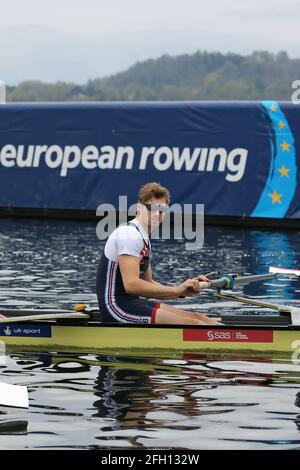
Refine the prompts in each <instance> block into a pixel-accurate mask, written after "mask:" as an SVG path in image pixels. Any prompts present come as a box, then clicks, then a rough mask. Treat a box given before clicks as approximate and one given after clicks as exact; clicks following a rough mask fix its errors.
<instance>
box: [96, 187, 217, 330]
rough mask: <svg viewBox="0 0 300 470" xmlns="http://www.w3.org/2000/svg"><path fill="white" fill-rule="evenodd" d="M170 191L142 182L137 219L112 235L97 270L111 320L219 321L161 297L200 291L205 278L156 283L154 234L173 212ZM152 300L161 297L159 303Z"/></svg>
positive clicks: (105, 314)
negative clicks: (153, 247)
mask: <svg viewBox="0 0 300 470" xmlns="http://www.w3.org/2000/svg"><path fill="white" fill-rule="evenodd" d="M169 201H170V194H169V191H168V190H167V189H166V188H164V187H163V186H161V185H160V184H158V183H148V184H145V185H144V186H142V187H141V188H140V190H139V193H138V203H137V213H136V217H135V219H133V220H132V221H130V222H129V223H128V224H127V225H121V226H119V227H118V228H117V229H116V230H114V232H113V233H112V234H111V235H110V236H109V238H108V240H107V242H106V244H105V247H104V250H103V253H102V255H101V258H100V261H99V266H98V271H97V282H96V289H97V297H98V302H99V308H100V311H101V314H102V321H103V322H105V323H111V322H121V323H160V324H218V322H217V321H215V320H213V319H210V318H208V317H207V316H206V315H203V314H202V313H195V312H189V311H186V310H183V309H180V308H177V307H174V306H171V305H168V304H166V303H164V302H161V301H166V300H174V299H178V298H179V297H190V296H193V295H197V294H199V292H200V286H199V282H200V281H205V280H207V279H206V278H205V277H204V276H198V277H195V278H193V279H187V280H186V281H184V282H183V283H181V284H179V285H177V286H167V285H163V284H160V283H158V282H156V281H154V279H153V277H152V269H151V264H150V258H151V244H150V240H149V234H150V233H151V231H152V230H153V229H154V228H155V227H157V226H158V225H159V224H160V223H161V222H162V220H163V218H164V217H165V214H166V212H167V211H168V205H169ZM150 299H157V301H153V300H150Z"/></svg>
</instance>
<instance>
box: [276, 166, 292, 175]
mask: <svg viewBox="0 0 300 470" xmlns="http://www.w3.org/2000/svg"><path fill="white" fill-rule="evenodd" d="M278 171H279V173H280V175H281V176H287V177H288V176H289V171H290V169H289V168H286V167H285V166H284V165H282V167H281V168H278Z"/></svg>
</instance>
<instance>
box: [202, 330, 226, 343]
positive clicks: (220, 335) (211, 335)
mask: <svg viewBox="0 0 300 470" xmlns="http://www.w3.org/2000/svg"><path fill="white" fill-rule="evenodd" d="M207 339H208V340H209V341H216V340H230V339H231V334H230V332H229V331H208V332H207Z"/></svg>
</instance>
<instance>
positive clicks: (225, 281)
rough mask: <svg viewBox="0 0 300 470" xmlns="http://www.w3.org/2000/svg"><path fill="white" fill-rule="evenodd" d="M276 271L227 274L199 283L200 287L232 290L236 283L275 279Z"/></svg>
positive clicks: (244, 283)
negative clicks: (248, 274) (239, 274)
mask: <svg viewBox="0 0 300 470" xmlns="http://www.w3.org/2000/svg"><path fill="white" fill-rule="evenodd" d="M276 276H277V274H276V273H272V274H271V273H269V274H255V275H251V276H235V275H233V274H225V275H224V276H222V277H220V278H219V279H213V280H211V281H201V282H200V283H199V287H200V289H211V288H216V289H224V290H232V288H233V286H234V285H235V284H237V285H242V284H243V285H246V284H250V283H251V282H257V281H265V280H266V279H273V278H274V277H276Z"/></svg>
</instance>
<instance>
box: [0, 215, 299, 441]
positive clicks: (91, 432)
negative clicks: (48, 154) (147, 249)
mask: <svg viewBox="0 0 300 470" xmlns="http://www.w3.org/2000/svg"><path fill="white" fill-rule="evenodd" d="M299 240H300V239H299V232H296V231H290V232H289V231H286V232H280V231H277V232H275V231H267V230H264V231H262V230H252V229H247V230H242V229H237V228H235V229H230V228H222V227H212V226H211V227H207V228H206V230H205V244H204V247H203V249H202V250H201V251H197V252H191V251H186V250H185V249H184V247H185V245H184V242H183V241H182V240H177V241H155V242H154V243H153V250H154V256H153V271H154V276H155V278H156V279H157V280H159V281H160V282H162V283H167V284H172V283H179V282H181V281H182V280H184V279H185V278H187V277H191V276H194V275H195V274H198V273H207V272H209V271H212V270H219V271H221V272H238V273H241V274H250V273H263V272H266V271H267V270H268V267H269V266H270V265H280V266H283V267H290V268H299V266H300V241H299ZM102 247H103V242H100V241H99V240H98V239H97V237H96V233H95V224H93V223H88V222H71V221H44V220H25V219H1V220H0V305H1V306H3V307H27V308H28V307H46V308H49V307H51V308H52V307H53V308H69V307H70V305H73V304H74V303H81V302H84V303H88V304H89V305H90V306H96V295H95V287H94V286H95V273H96V267H97V261H98V258H99V254H100V251H101V249H102ZM246 293H248V294H252V295H257V296H259V297H263V298H267V299H270V300H274V299H275V300H276V302H283V301H284V300H286V301H288V303H289V304H294V305H298V306H299V304H300V283H299V281H297V280H285V281H279V280H277V281H268V282H265V283H264V284H255V285H254V284H253V285H251V286H248V287H247V288H246ZM173 303H175V304H178V302H173ZM180 304H181V306H183V305H187V306H188V307H189V308H190V309H192V310H195V311H196V310H199V311H203V312H210V311H217V312H221V311H222V313H224V314H226V313H233V312H237V313H241V309H240V308H239V307H238V306H237V305H233V304H231V303H228V302H224V301H217V300H216V299H215V298H214V297H213V296H212V294H211V293H210V292H205V293H203V294H202V295H201V296H200V297H194V298H193V299H184V300H183V301H181V302H180ZM243 311H253V307H247V309H246V308H245V309H243ZM0 372H1V378H0V381H2V382H6V383H10V384H16V385H17V384H18V385H27V386H28V390H29V409H28V410H27V409H17V408H6V407H3V406H0V449H189V450H193V449H197V450H199V449H207V450H213V449H226V450H232V449H240V450H244V449H257V450H260V449H284V450H286V449H300V434H299V431H300V366H299V365H297V364H294V363H293V362H292V360H291V358H289V357H284V358H279V357H274V356H273V357H272V356H262V355H257V356H256V355H254V354H252V355H250V356H249V355H248V356H246V355H220V354H214V355H212V354H210V355H207V354H204V353H203V354H183V353H182V354H180V353H177V354H169V355H168V354H167V353H164V354H160V355H156V356H155V355H153V354H151V352H150V351H146V350H145V351H144V352H143V354H142V355H136V354H134V352H132V353H130V352H127V353H126V355H125V354H124V353H122V352H120V351H119V352H118V351H116V353H115V354H114V355H111V353H110V354H108V353H107V354H105V352H103V351H102V352H101V354H100V353H99V354H96V355H94V354H85V353H84V352H82V353H81V354H74V353H72V354H70V353H68V352H64V353H59V352H55V351H51V352H40V353H39V352H38V351H34V352H33V351H11V352H10V353H9V355H7V356H6V357H4V358H2V363H1V364H0Z"/></svg>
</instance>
